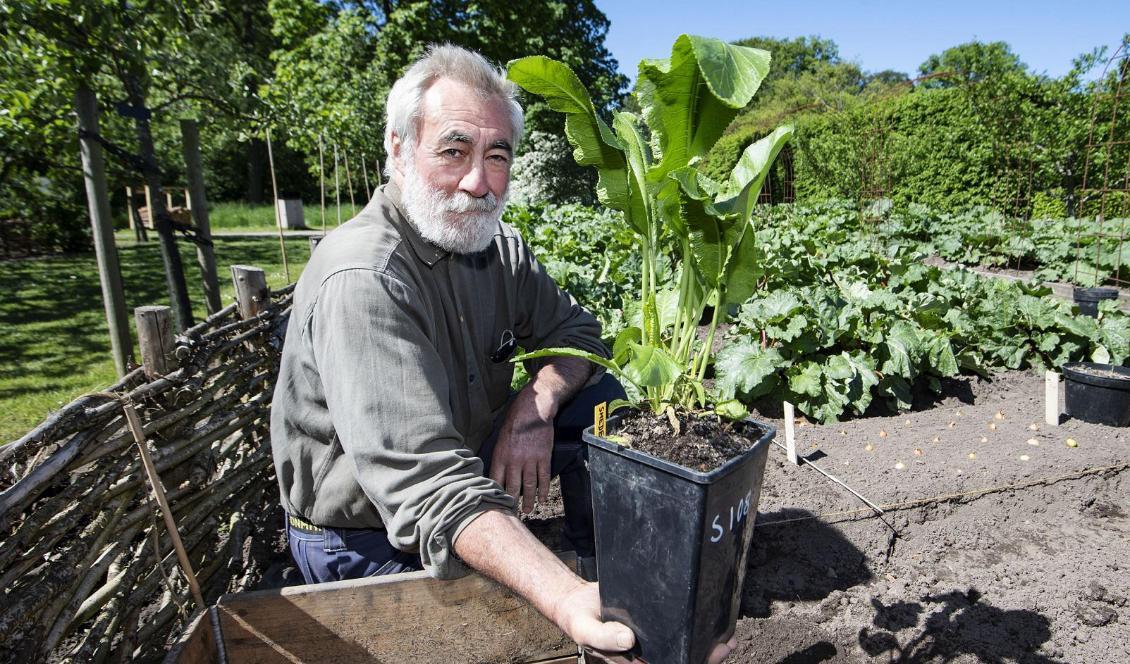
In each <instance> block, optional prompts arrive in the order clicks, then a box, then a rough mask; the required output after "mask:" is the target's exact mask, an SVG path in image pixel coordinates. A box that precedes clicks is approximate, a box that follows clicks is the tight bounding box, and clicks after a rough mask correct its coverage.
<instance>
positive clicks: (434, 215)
mask: <svg viewBox="0 0 1130 664" xmlns="http://www.w3.org/2000/svg"><path fill="white" fill-rule="evenodd" d="M401 172H402V173H403V174H404V188H403V189H404V190H403V191H402V192H400V193H401V202H402V203H403V204H404V211H405V212H406V213H407V215H408V222H409V223H411V224H412V226H413V227H415V229H416V231H417V232H419V233H420V235H421V236H422V237H423V238H424V239H425V240H427V241H428V242H431V243H432V244H434V245H436V246H437V247H439V248H440V249H443V250H445V251H450V252H452V253H456V254H475V253H478V252H480V251H482V250H483V249H486V248H487V247H488V246H490V243H491V240H492V239H493V238H494V234H495V231H496V230H497V228H498V220H499V219H501V218H502V211H503V209H505V208H506V201H507V199H508V198H509V196H510V191H509V187H508V188H507V191H506V193H504V194H503V195H502V200H501V201H500V200H498V198H497V197H495V195H494V194H493V193H491V192H487V195H486V196H484V197H482V198H475V197H474V196H472V195H470V194H468V193H467V192H464V191H456V192H454V193H452V194H450V195H448V194H446V193H444V192H443V191H441V190H439V189H436V188H434V187H432V186H430V185H429V184H428V183H427V182H425V181H424V179H423V178H421V177H419V176H418V175H417V173H416V165H415V164H414V163H412V160H411V158H409V159H405V160H403V162H401Z"/></svg>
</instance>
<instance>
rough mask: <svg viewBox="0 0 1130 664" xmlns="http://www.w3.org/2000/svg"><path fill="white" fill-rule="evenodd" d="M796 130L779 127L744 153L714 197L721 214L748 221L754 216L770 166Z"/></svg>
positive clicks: (789, 126)
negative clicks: (739, 217)
mask: <svg viewBox="0 0 1130 664" xmlns="http://www.w3.org/2000/svg"><path fill="white" fill-rule="evenodd" d="M794 131H795V130H794V129H793V126H792V125H783V126H780V127H777V128H776V129H774V130H773V132H772V133H770V134H769V135H768V136H765V137H764V138H762V139H760V140H758V141H756V142H754V143H752V144H750V145H749V146H748V147H747V148H746V149H745V150H744V151H742V156H741V158H739V159H738V163H737V165H736V166H734V169H733V170H732V171H731V172H730V177H729V179H728V180H727V181H726V182H725V183H723V185H722V188H721V189H720V190H719V191H718V192H717V193H716V194H715V196H714V201H715V205H716V206H717V208H718V211H719V213H720V214H723V215H726V214H740V215H742V217H743V218H744V219H750V218H751V217H752V215H753V210H754V206H756V205H757V197H758V195H759V194H760V193H761V187H762V186H763V185H764V184H765V178H766V177H768V175H769V170H770V167H771V166H772V165H773V162H774V161H775V160H776V159H777V155H778V154H780V153H781V150H782V149H783V148H784V147H785V145H786V144H788V142H789V141H790V140H792V137H793V133H794Z"/></svg>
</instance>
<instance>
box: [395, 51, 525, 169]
mask: <svg viewBox="0 0 1130 664" xmlns="http://www.w3.org/2000/svg"><path fill="white" fill-rule="evenodd" d="M441 78H449V79H452V80H454V81H458V82H459V83H462V84H464V85H466V86H468V87H470V88H471V89H472V90H475V91H476V92H478V93H479V95H480V96H481V97H482V98H483V99H501V100H503V101H505V102H506V105H507V107H508V108H509V109H510V129H511V143H510V144H511V145H513V146H515V147H517V146H518V142H519V141H521V140H522V131H523V129H524V125H525V118H524V116H523V115H522V105H521V104H519V103H518V86H516V85H514V83H513V82H511V81H508V80H507V79H506V75H505V73H504V72H503V71H502V70H501V69H498V68H496V67H494V66H493V65H491V64H490V62H488V61H487V59H486V58H484V57H483V56H481V55H479V54H478V53H475V52H473V51H468V50H467V49H465V48H460V47H458V46H453V45H451V44H438V45H436V44H433V45H432V46H429V47H428V50H427V53H425V54H424V57H422V58H420V59H419V60H417V61H416V62H415V63H414V64H413V65H412V66H411V67H409V68H408V71H406V72H404V75H403V76H401V77H400V78H399V79H398V80H397V81H396V83H394V84H393V86H392V89H391V90H389V93H388V101H387V102H386V103H385V155H386V157H385V174H386V175H387V176H388V177H392V173H393V163H392V162H393V157H392V137H393V135H394V134H395V135H396V136H398V137H400V143H401V150H405V149H407V150H408V151H409V152H410V151H411V150H412V149H414V148H415V145H416V139H417V130H418V128H419V121H420V116H421V114H422V113H421V110H420V106H421V105H422V102H423V99H424V93H425V92H426V91H427V89H428V87H430V86H431V84H432V83H434V82H435V81H437V80H439V79H441Z"/></svg>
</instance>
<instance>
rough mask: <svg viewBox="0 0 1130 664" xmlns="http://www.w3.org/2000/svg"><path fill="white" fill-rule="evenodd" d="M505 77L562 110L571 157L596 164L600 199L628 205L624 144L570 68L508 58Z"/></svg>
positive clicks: (539, 59)
mask: <svg viewBox="0 0 1130 664" xmlns="http://www.w3.org/2000/svg"><path fill="white" fill-rule="evenodd" d="M506 75H507V77H508V78H509V79H510V80H512V81H514V82H515V83H517V84H518V85H520V86H521V87H522V88H523V89H525V90H526V91H527V92H531V93H533V94H536V95H540V96H541V97H543V98H545V100H546V103H547V104H549V107H550V108H552V109H553V110H555V111H559V112H561V113H564V114H565V135H566V136H567V137H568V138H569V142H570V143H571V144H572V145H573V148H574V149H573V158H574V159H576V160H577V163H578V164H580V165H582V166H595V167H596V169H597V173H598V176H599V181H598V182H597V193H598V195H599V196H600V201H601V202H602V203H604V204H605V205H607V206H608V207H610V208H613V209H615V210H627V209H628V205H629V199H628V184H627V179H626V178H627V171H626V169H625V161H624V154H623V150H624V146H623V144H621V142H620V140H619V139H618V138H617V137H616V135H615V134H614V133H613V132H612V130H611V129H610V128H609V127H608V125H607V124H605V122H604V120H601V119H600V116H599V115H597V114H596V108H595V107H594V106H593V103H592V98H591V97H590V96H589V93H588V90H586V89H585V86H584V84H582V83H581V80H580V79H579V78H577V75H576V74H574V73H573V70H572V69H570V68H569V67H568V65H565V64H563V63H561V62H558V61H556V60H551V59H550V58H547V57H545V56H541V55H531V56H528V57H525V58H519V59H517V60H511V61H510V64H509V65H508V66H507V73H506Z"/></svg>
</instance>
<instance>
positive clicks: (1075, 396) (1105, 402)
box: [1063, 362, 1130, 427]
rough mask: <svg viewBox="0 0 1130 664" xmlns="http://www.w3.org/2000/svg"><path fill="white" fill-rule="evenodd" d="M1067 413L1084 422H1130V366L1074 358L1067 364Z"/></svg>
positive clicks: (1118, 424) (1110, 423) (1125, 423)
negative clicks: (1076, 360) (1077, 360)
mask: <svg viewBox="0 0 1130 664" xmlns="http://www.w3.org/2000/svg"><path fill="white" fill-rule="evenodd" d="M1063 380H1064V383H1065V384H1066V386H1067V387H1066V389H1065V390H1064V392H1065V394H1064V404H1065V406H1066V410H1067V414H1068V415H1070V416H1071V417H1074V418H1076V419H1079V420H1083V421H1084V422H1092V423H1094V424H1109V425H1110V426H1112V427H1127V426H1130V367H1120V366H1111V365H1109V364H1097V363H1095V362H1071V363H1069V364H1065V365H1063Z"/></svg>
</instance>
